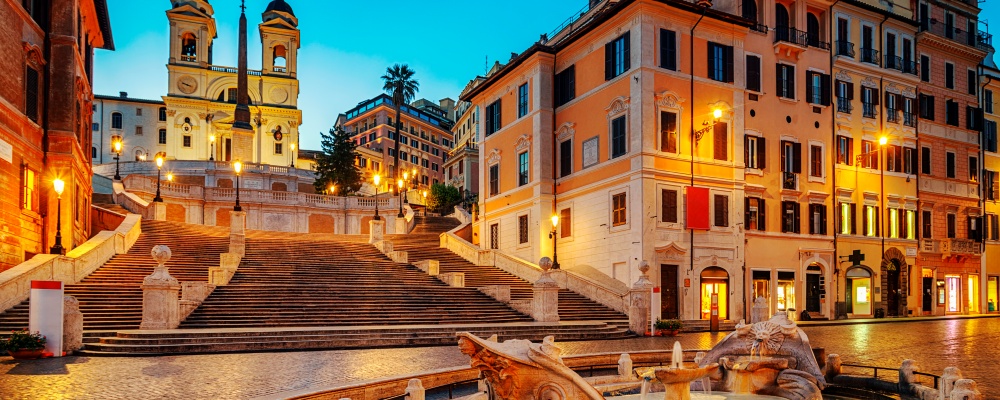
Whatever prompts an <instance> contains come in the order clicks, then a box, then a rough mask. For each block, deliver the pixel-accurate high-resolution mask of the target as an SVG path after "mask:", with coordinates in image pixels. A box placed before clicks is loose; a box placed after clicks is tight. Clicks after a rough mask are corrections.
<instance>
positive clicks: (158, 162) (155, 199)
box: [153, 155, 163, 203]
mask: <svg viewBox="0 0 1000 400" xmlns="http://www.w3.org/2000/svg"><path fill="white" fill-rule="evenodd" d="M162 169H163V156H162V155H157V156H156V197H153V202H156V203H162V202H163V198H162V197H160V170H162Z"/></svg>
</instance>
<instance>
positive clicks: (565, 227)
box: [559, 208, 573, 238]
mask: <svg viewBox="0 0 1000 400" xmlns="http://www.w3.org/2000/svg"><path fill="white" fill-rule="evenodd" d="M570 236H573V212H572V210H570V209H569V208H564V209H562V210H561V211H559V237H562V238H568V237H570Z"/></svg>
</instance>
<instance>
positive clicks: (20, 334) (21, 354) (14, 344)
mask: <svg viewBox="0 0 1000 400" xmlns="http://www.w3.org/2000/svg"><path fill="white" fill-rule="evenodd" d="M0 349H3V350H7V354H10V356H11V357H14V359H15V360H34V359H37V358H40V357H41V356H42V353H43V352H44V351H45V336H42V334H41V333H38V332H35V333H31V332H28V330H27V329H22V330H19V331H13V332H11V334H10V337H9V338H7V340H5V341H3V342H0Z"/></svg>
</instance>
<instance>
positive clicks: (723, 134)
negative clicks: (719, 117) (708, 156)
mask: <svg viewBox="0 0 1000 400" xmlns="http://www.w3.org/2000/svg"><path fill="white" fill-rule="evenodd" d="M712 138H713V142H714V143H713V146H712V152H713V155H714V158H715V159H716V160H719V161H728V160H729V124H727V123H725V122H717V123H715V127H714V128H713V129H712Z"/></svg>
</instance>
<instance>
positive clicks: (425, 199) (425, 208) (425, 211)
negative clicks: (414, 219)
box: [424, 190, 427, 217]
mask: <svg viewBox="0 0 1000 400" xmlns="http://www.w3.org/2000/svg"><path fill="white" fill-rule="evenodd" d="M424 216H425V217H426V216H427V191H426V190H425V191H424Z"/></svg>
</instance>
